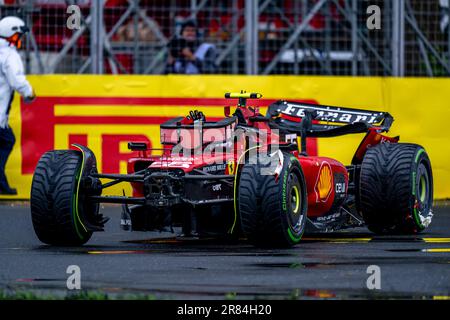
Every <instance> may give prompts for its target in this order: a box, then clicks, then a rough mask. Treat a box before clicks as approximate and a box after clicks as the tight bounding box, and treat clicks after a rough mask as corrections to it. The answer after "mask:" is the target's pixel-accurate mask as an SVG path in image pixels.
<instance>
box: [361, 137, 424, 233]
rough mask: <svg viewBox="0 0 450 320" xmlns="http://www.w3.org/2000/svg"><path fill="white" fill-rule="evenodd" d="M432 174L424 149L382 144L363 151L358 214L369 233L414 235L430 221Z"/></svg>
mask: <svg viewBox="0 0 450 320" xmlns="http://www.w3.org/2000/svg"><path fill="white" fill-rule="evenodd" d="M432 206H433V174H432V170H431V162H430V159H429V158H428V155H427V153H426V151H425V149H424V148H423V147H421V146H419V145H416V144H403V143H383V144H379V145H376V146H374V147H372V148H370V149H368V150H367V153H366V155H365V156H364V159H363V162H362V165H361V174H360V188H359V210H360V212H361V214H362V216H363V217H364V220H365V222H366V224H367V227H368V228H369V230H371V231H373V232H375V233H379V234H384V233H394V234H415V233H418V232H420V231H422V230H424V229H425V228H426V227H428V225H429V224H430V223H431V219H432V217H433V214H432Z"/></svg>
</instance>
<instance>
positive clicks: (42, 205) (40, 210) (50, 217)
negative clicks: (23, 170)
mask: <svg viewBox="0 0 450 320" xmlns="http://www.w3.org/2000/svg"><path fill="white" fill-rule="evenodd" d="M81 167H82V155H81V153H80V152H78V151H72V150H64V151H62V150H58V151H50V152H47V153H45V154H44V155H43V156H42V157H41V159H40V160H39V163H38V165H37V167H36V170H35V173H34V176H33V182H32V185H31V217H32V221H33V227H34V230H35V232H36V235H37V237H38V238H39V240H41V241H42V242H44V243H46V244H50V245H61V246H79V245H82V244H84V243H86V242H87V241H88V240H89V239H90V237H91V235H92V232H90V231H87V230H86V229H85V227H84V225H83V224H82V222H81V220H80V218H79V214H78V195H77V189H78V181H79V179H80V174H81V169H82V168H81Z"/></svg>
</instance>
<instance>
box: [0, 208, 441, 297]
mask: <svg viewBox="0 0 450 320" xmlns="http://www.w3.org/2000/svg"><path fill="white" fill-rule="evenodd" d="M102 213H103V214H104V215H107V216H109V217H111V220H110V221H109V222H108V224H107V227H106V232H103V233H96V234H94V235H93V237H92V238H91V240H90V241H89V242H88V244H87V245H86V246H83V247H78V248H61V247H59V248H56V247H49V246H45V245H42V244H41V243H40V242H39V241H38V239H37V238H36V237H35V235H34V232H33V228H32V225H31V218H30V213H29V207H28V206H27V205H26V204H25V205H17V204H15V205H11V204H5V203H0V290H10V291H14V290H16V291H29V290H32V291H34V292H37V293H49V292H50V293H52V294H56V295H65V294H66V293H67V290H66V279H67V276H68V275H67V274H66V268H67V267H68V266H69V265H78V266H80V268H81V285H82V289H86V290H95V291H101V292H105V293H108V294H110V295H113V296H114V295H117V296H121V295H126V294H137V295H140V294H146V295H147V294H150V295H154V296H155V297H156V298H164V299H165V298H168V299H224V298H226V297H233V296H235V297H236V298H238V299H239V298H241V299H253V298H258V299H286V298H300V299H301V298H321V297H322V298H337V299H342V298H356V299H361V298H377V297H379V298H407V299H410V298H413V299H422V298H429V299H433V298H446V297H448V296H449V295H450V206H448V205H443V206H441V207H438V208H436V209H435V218H434V220H433V223H432V225H431V227H430V228H429V229H428V230H427V232H425V233H423V234H421V235H420V236H402V237H388V236H383V237H379V236H374V235H373V234H371V233H369V232H368V231H367V230H366V229H364V228H358V229H351V230H347V231H343V232H342V231H341V232H338V233H333V234H322V235H305V237H304V240H303V241H302V242H301V244H299V245H298V246H296V247H295V248H293V249H288V250H262V249H255V248H253V247H252V246H250V245H248V244H247V243H245V242H242V243H239V244H223V243H218V242H214V241H199V240H190V241H177V240H174V239H173V238H172V237H173V235H172V234H170V233H158V232H147V233H144V232H133V233H130V232H125V231H122V230H120V228H119V218H120V208H119V207H113V206H109V207H105V208H104V209H103V210H102ZM161 238H166V239H161ZM152 239H153V240H152ZM154 239H157V240H154ZM369 265H378V266H379V267H380V268H381V290H368V289H367V288H366V280H367V277H368V274H367V273H366V271H367V267H368V266H369Z"/></svg>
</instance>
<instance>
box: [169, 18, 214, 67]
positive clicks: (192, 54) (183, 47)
mask: <svg viewBox="0 0 450 320" xmlns="http://www.w3.org/2000/svg"><path fill="white" fill-rule="evenodd" d="M168 51H169V53H168V59H167V68H166V72H167V73H179V74H200V73H214V72H215V70H216V66H215V61H214V60H215V57H216V48H215V46H214V45H213V44H211V43H200V41H199V40H198V30H197V25H196V24H195V22H193V21H192V20H188V21H186V22H185V23H183V25H182V27H181V32H180V36H178V37H174V38H173V39H172V40H171V41H170V42H169V44H168Z"/></svg>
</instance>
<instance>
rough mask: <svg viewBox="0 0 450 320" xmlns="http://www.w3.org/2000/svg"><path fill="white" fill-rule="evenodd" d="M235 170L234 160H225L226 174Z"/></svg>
mask: <svg viewBox="0 0 450 320" xmlns="http://www.w3.org/2000/svg"><path fill="white" fill-rule="evenodd" d="M235 170H236V163H235V162H234V160H229V161H228V162H227V171H228V174H234V171H235Z"/></svg>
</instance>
